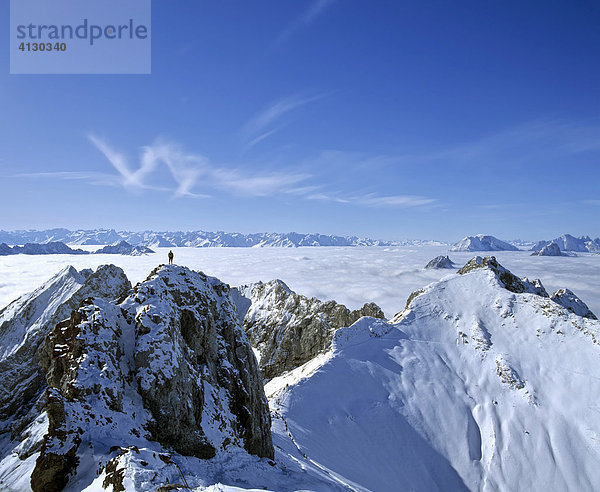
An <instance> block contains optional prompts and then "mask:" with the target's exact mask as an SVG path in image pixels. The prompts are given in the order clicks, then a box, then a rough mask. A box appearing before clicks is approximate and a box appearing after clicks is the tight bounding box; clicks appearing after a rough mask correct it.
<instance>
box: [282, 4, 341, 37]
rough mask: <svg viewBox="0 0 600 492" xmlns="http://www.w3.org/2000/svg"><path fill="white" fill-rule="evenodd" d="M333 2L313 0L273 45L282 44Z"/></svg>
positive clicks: (310, 22)
mask: <svg viewBox="0 0 600 492" xmlns="http://www.w3.org/2000/svg"><path fill="white" fill-rule="evenodd" d="M333 3H334V0H314V1H313V2H312V3H311V4H310V5H309V7H308V8H307V9H306V10H305V11H304V12H303V13H302V15H300V16H299V17H297V18H296V19H295V20H294V21H293V22H292V23H291V24H289V25H288V26H287V27H286V28H285V29H284V30H283V31H282V32H281V33H280V34H279V36H277V38H276V39H275V43H274V44H275V46H277V45H280V44H282V43H283V42H285V41H287V40H288V39H289V38H290V37H292V36H293V35H294V34H296V32H298V31H300V30H301V29H303V28H305V27H307V26H309V25H310V24H312V23H313V22H314V21H315V20H316V19H317V18H318V17H319V16H320V15H321V14H322V13H323V12H325V10H326V9H327V8H328V7H329V6H330V5H332V4H333Z"/></svg>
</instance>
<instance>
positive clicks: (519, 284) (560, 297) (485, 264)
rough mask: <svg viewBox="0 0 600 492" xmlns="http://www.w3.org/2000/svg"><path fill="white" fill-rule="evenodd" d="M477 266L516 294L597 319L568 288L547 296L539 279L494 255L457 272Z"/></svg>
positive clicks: (465, 271)
mask: <svg viewBox="0 0 600 492" xmlns="http://www.w3.org/2000/svg"><path fill="white" fill-rule="evenodd" d="M479 268H486V269H489V270H490V271H492V272H493V273H494V275H495V277H496V279H497V281H498V282H499V283H500V285H501V286H502V287H504V288H505V289H506V290H509V291H511V292H514V293H516V294H522V293H527V294H535V295H538V296H541V297H549V298H550V300H552V301H554V302H555V303H556V304H559V305H560V306H562V307H564V308H566V309H567V310H569V311H571V312H572V313H574V314H576V315H577V316H582V317H584V318H588V319H594V320H595V319H597V318H596V316H595V315H594V313H592V311H590V309H589V308H588V307H587V305H586V304H585V303H584V302H583V301H582V300H581V299H579V297H577V296H576V295H575V294H574V293H573V292H572V291H570V290H569V289H560V290H557V291H556V292H555V293H554V294H552V296H549V295H548V293H547V292H546V289H544V286H543V285H542V282H541V281H540V280H538V279H536V280H529V279H527V278H526V277H522V278H519V277H517V276H516V275H514V274H513V273H512V272H510V271H509V270H507V269H506V268H504V267H503V266H502V265H500V263H498V260H496V258H495V257H494V256H486V257H484V258H482V257H481V256H476V257H475V258H472V259H471V260H469V261H468V262H467V263H466V264H465V266H463V267H462V268H461V269H460V270H459V271H458V274H460V275H464V274H466V273H469V272H471V271H473V270H476V269H479ZM413 294H414V293H413ZM417 295H418V293H417ZM409 304H410V299H409V302H408V303H407V308H408V305H409Z"/></svg>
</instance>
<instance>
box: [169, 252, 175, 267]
mask: <svg viewBox="0 0 600 492" xmlns="http://www.w3.org/2000/svg"><path fill="white" fill-rule="evenodd" d="M173 256H175V255H174V254H173V251H169V265H172V264H173Z"/></svg>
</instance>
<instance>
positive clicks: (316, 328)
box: [240, 280, 384, 379]
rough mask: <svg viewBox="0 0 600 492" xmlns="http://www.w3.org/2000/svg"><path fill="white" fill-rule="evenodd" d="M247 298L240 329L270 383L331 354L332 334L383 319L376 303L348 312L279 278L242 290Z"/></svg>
mask: <svg viewBox="0 0 600 492" xmlns="http://www.w3.org/2000/svg"><path fill="white" fill-rule="evenodd" d="M240 291H241V294H242V296H243V297H245V298H247V299H249V300H250V303H249V305H248V306H247V312H246V313H245V316H244V329H245V330H246V333H247V334H248V337H249V339H250V342H251V343H252V346H253V347H255V348H256V349H257V350H258V351H259V353H260V360H259V365H260V369H261V371H262V374H263V376H264V377H265V378H266V379H271V378H273V377H275V376H279V375H281V374H283V373H284V372H286V371H289V370H291V369H295V368H296V367H299V366H301V365H302V364H304V363H305V362H308V361H309V360H311V359H312V358H313V357H315V356H316V355H317V354H319V353H321V352H324V351H327V350H329V348H330V346H331V341H332V339H333V333H334V332H335V330H337V329H338V328H341V327H345V326H350V325H352V324H353V323H354V322H355V321H356V320H358V319H359V318H361V317H363V316H372V317H375V318H384V314H383V311H382V310H381V309H380V308H379V306H377V305H376V304H374V303H367V304H365V305H364V306H363V307H362V308H361V309H357V310H355V311H351V310H349V309H348V308H347V307H346V306H344V305H342V304H338V303H337V302H335V301H327V302H323V301H320V300H318V299H316V298H314V297H313V298H308V297H305V296H302V295H299V294H296V293H295V292H293V291H292V290H291V289H290V288H289V287H288V286H287V285H286V284H285V283H283V282H282V281H281V280H272V281H270V282H267V283H262V282H259V283H256V284H252V285H250V286H246V287H242V288H240Z"/></svg>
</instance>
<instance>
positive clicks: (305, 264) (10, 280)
mask: <svg viewBox="0 0 600 492" xmlns="http://www.w3.org/2000/svg"><path fill="white" fill-rule="evenodd" d="M81 248H82V249H89V250H94V249H95V248H97V247H96V246H82V247H81ZM171 249H173V252H174V253H175V263H177V264H180V265H185V266H188V267H190V268H192V269H195V270H201V271H203V272H204V273H206V274H208V275H212V276H215V277H218V278H219V279H220V280H222V281H224V282H227V283H228V284H230V285H231V286H237V285H242V284H248V283H252V282H257V281H259V280H262V281H269V280H272V279H275V278H279V279H281V280H283V281H284V282H285V283H286V284H287V285H288V286H289V287H290V288H291V289H292V290H294V291H295V292H297V293H299V294H303V295H306V296H314V297H317V298H319V299H322V300H329V299H334V300H336V301H338V302H340V303H342V304H345V305H346V306H347V307H348V308H350V309H358V308H360V307H361V306H362V305H363V304H364V303H365V302H370V301H372V302H375V303H377V304H378V305H379V306H380V307H381V308H382V309H383V310H384V312H385V314H386V316H388V317H392V316H393V315H394V314H396V313H397V312H399V311H401V310H402V309H403V308H404V305H405V303H406V299H407V298H408V296H409V295H410V293H411V292H413V291H414V290H416V289H419V288H421V287H424V286H425V285H427V284H429V283H431V282H434V281H437V280H439V279H441V278H442V277H444V276H446V275H448V274H449V273H453V270H446V269H444V270H424V266H425V265H426V264H427V262H428V261H429V260H431V259H432V258H434V257H435V256H438V255H440V254H448V255H449V256H450V259H451V260H452V261H454V262H455V263H456V264H457V266H458V267H460V266H462V265H463V264H464V263H466V262H467V261H468V260H469V259H471V258H472V257H474V256H476V255H480V256H486V255H494V256H496V258H498V261H500V263H501V264H502V265H504V266H505V267H506V268H508V269H509V270H511V271H513V272H516V273H517V274H518V275H521V276H527V277H529V278H539V279H541V281H542V283H543V284H544V286H545V287H546V290H547V291H548V292H549V293H552V292H554V291H555V290H556V289H559V288H563V287H568V288H570V289H571V290H572V291H573V292H575V294H577V296H578V297H579V298H580V299H581V300H583V302H585V303H586V304H587V305H588V306H589V308H590V309H591V310H592V311H593V312H594V313H596V314H597V315H600V283H599V282H598V279H599V278H600V255H597V254H592V253H578V256H577V257H573V258H570V257H536V256H533V257H532V256H530V255H531V252H530V251H493V252H479V253H477V252H451V251H449V246H420V247H415V246H407V247H301V248H171ZM168 251H169V248H156V253H154V254H149V255H146V256H123V255H42V256H29V255H14V256H3V257H0V273H1V275H0V309H1V308H2V307H4V306H6V305H7V304H8V303H10V302H11V301H12V300H14V299H16V298H17V297H18V296H20V295H22V294H25V293H27V292H31V291H32V290H34V289H36V288H37V287H38V286H39V285H41V284H42V283H43V282H44V281H46V280H47V279H49V278H50V277H51V276H53V275H54V274H56V273H57V272H58V271H59V270H61V269H62V268H64V267H65V266H67V265H73V266H74V267H75V268H77V269H78V270H81V269H82V268H96V267H97V266H98V265H102V264H106V263H114V264H115V265H117V266H120V267H122V268H123V269H124V270H125V273H126V274H127V276H128V277H129V280H131V282H132V283H133V284H135V283H137V282H139V281H142V280H144V279H145V278H146V276H147V275H148V274H149V273H150V271H151V270H152V269H153V268H154V267H155V266H157V265H158V264H159V263H166V260H167V252H168Z"/></svg>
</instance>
